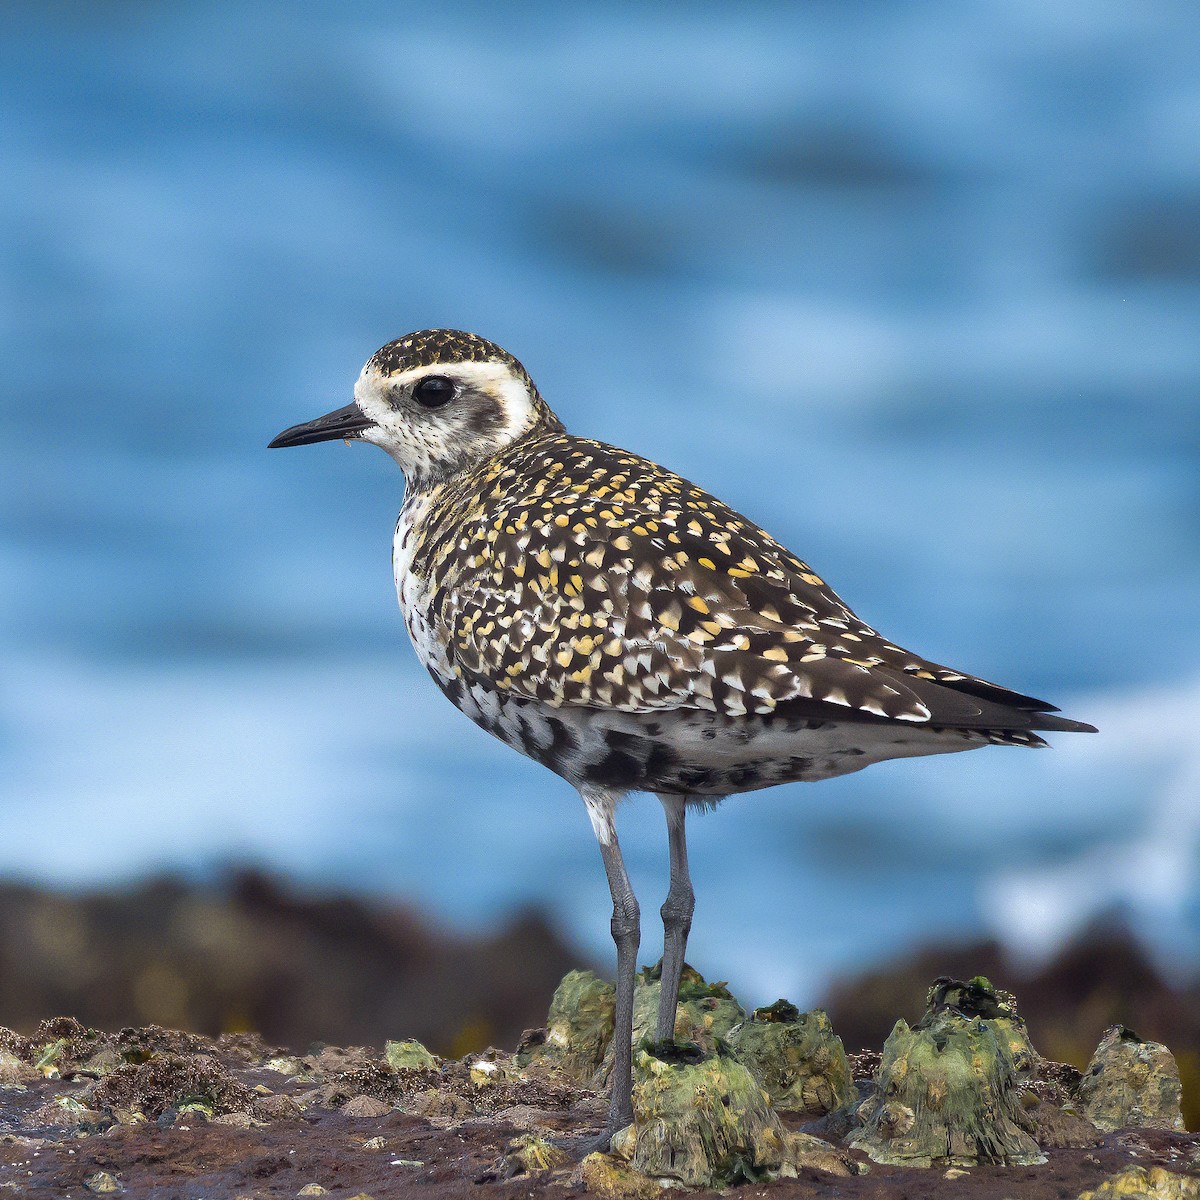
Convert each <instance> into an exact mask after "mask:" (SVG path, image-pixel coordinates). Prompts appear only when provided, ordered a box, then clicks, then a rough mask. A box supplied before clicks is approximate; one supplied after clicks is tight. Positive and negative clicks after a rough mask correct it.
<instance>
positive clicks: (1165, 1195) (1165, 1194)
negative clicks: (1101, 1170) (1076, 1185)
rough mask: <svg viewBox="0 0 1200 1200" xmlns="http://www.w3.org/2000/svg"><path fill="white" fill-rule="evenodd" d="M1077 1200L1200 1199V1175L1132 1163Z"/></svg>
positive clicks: (1081, 1194) (1083, 1193)
mask: <svg viewBox="0 0 1200 1200" xmlns="http://www.w3.org/2000/svg"><path fill="white" fill-rule="evenodd" d="M1078 1200H1200V1179H1197V1178H1196V1177H1195V1176H1192V1175H1176V1174H1175V1172H1174V1171H1166V1170H1164V1169H1163V1168H1162V1167H1137V1166H1129V1167H1126V1168H1125V1169H1124V1170H1123V1171H1120V1172H1118V1174H1116V1175H1112V1176H1110V1177H1109V1178H1108V1179H1106V1180H1105V1181H1104V1182H1103V1183H1102V1184H1101V1185H1100V1186H1099V1187H1098V1188H1095V1189H1093V1190H1091V1191H1086V1192H1080V1193H1079V1197H1078Z"/></svg>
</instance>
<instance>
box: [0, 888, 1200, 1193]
mask: <svg viewBox="0 0 1200 1200" xmlns="http://www.w3.org/2000/svg"><path fill="white" fill-rule="evenodd" d="M579 957H580V956H579V955H578V954H577V953H576V952H575V951H574V950H572V949H571V948H570V947H569V946H567V945H566V944H564V942H563V941H562V940H561V939H560V938H559V937H557V936H556V934H555V932H554V930H553V928H552V927H551V926H550V925H548V924H547V923H546V922H545V921H544V920H542V919H541V918H539V917H538V916H536V915H534V914H526V915H524V916H521V917H519V918H517V919H515V920H514V921H512V922H511V923H510V924H509V925H507V926H506V927H504V928H502V929H500V930H498V931H496V932H495V933H492V934H489V935H485V936H481V937H477V938H464V937H460V936H459V937H456V936H452V935H448V934H446V933H445V932H444V931H442V930H439V929H437V928H435V927H432V926H430V924H429V923H428V922H427V921H426V920H425V919H424V918H422V917H420V916H419V915H417V914H415V913H413V912H412V911H410V910H407V909H404V908H399V907H385V906H381V905H374V904H369V903H364V902H362V901H360V900H357V899H353V898H347V897H344V896H313V895H300V894H297V893H295V892H293V891H291V890H289V889H288V888H286V887H285V886H283V885H281V884H280V883H279V882H277V881H275V880H273V879H271V878H269V877H266V876H262V875H260V874H257V873H254V872H242V873H238V874H233V875H230V876H229V877H228V878H227V879H225V880H224V881H221V882H220V883H218V884H216V885H213V886H208V887H201V886H196V885H192V884H186V883H183V882H180V881H177V880H159V881H156V882H152V883H149V884H144V885H140V886H138V887H134V888H130V889H126V890H123V891H117V892H111V891H110V892H97V893H91V894H87V893H85V894H81V895H62V894H52V893H46V892H42V891H39V890H37V889H33V888H23V887H19V886H13V885H9V886H4V887H0V1022H4V1023H6V1024H8V1025H10V1026H13V1027H14V1028H15V1029H18V1030H20V1031H21V1032H20V1033H11V1032H8V1031H4V1032H3V1033H0V1198H2V1197H3V1195H5V1194H9V1195H16V1196H20V1195H26V1194H28V1195H40V1196H54V1197H59V1196H63V1197H84V1198H85V1200H86V1197H88V1196H91V1195H95V1194H106V1193H105V1191H104V1189H105V1188H113V1189H120V1190H119V1191H117V1190H114V1191H113V1192H112V1193H111V1194H114V1195H116V1194H119V1195H126V1196H131V1197H141V1196H146V1197H164V1198H172V1200H173V1198H175V1197H179V1198H180V1200H200V1198H201V1197H227V1196H228V1197H237V1196H243V1197H252V1196H253V1197H270V1196H285V1195H286V1196H294V1195H298V1194H304V1195H320V1194H323V1193H321V1192H320V1191H318V1190H316V1189H318V1188H323V1189H325V1191H326V1192H327V1193H328V1194H330V1195H333V1196H342V1197H355V1196H359V1195H366V1196H370V1197H373V1198H374V1200H382V1198H383V1197H387V1196H407V1195H410V1194H417V1193H424V1194H429V1195H432V1196H439V1195H455V1196H457V1195H464V1196H465V1195H471V1196H474V1197H478V1196H486V1195H492V1194H495V1195H500V1196H505V1197H508V1196H514V1197H515V1196H517V1195H522V1196H541V1195H543V1194H544V1195H554V1196H559V1195H561V1196H567V1195H583V1194H585V1193H586V1192H588V1191H590V1192H591V1193H592V1194H601V1195H603V1194H606V1193H605V1192H604V1187H605V1186H610V1185H611V1181H610V1183H609V1184H606V1183H605V1181H604V1180H603V1179H600V1178H597V1177H595V1175H594V1174H593V1176H591V1177H589V1178H588V1179H587V1180H585V1179H584V1178H583V1177H582V1176H581V1174H580V1170H579V1167H578V1166H577V1165H576V1164H574V1163H566V1164H563V1165H561V1166H559V1167H557V1168H555V1169H553V1170H545V1171H540V1172H535V1173H534V1174H530V1175H518V1176H515V1177H510V1176H511V1174H512V1172H513V1171H514V1170H516V1169H517V1167H516V1165H515V1163H514V1161H513V1160H512V1159H511V1157H510V1159H509V1160H507V1161H506V1160H505V1158H504V1154H505V1149H506V1147H507V1146H509V1144H510V1143H511V1142H512V1140H513V1139H514V1138H516V1137H519V1136H520V1135H521V1134H522V1133H528V1132H530V1131H533V1132H536V1133H537V1134H538V1135H542V1136H550V1137H554V1136H560V1137H573V1136H575V1135H578V1134H583V1133H585V1132H587V1131H588V1130H593V1129H597V1128H598V1127H599V1122H600V1119H601V1117H602V1114H603V1099H602V1097H600V1096H598V1095H597V1094H596V1092H594V1091H593V1090H591V1089H590V1087H588V1086H581V1085H580V1084H579V1083H577V1082H572V1081H571V1080H569V1079H566V1078H564V1077H562V1076H561V1075H559V1074H557V1073H556V1072H554V1071H552V1070H550V1069H544V1070H540V1071H539V1070H538V1069H537V1068H534V1069H533V1071H532V1074H529V1073H528V1072H520V1071H517V1070H515V1069H514V1068H513V1062H512V1059H511V1056H508V1055H504V1054H493V1055H490V1056H488V1057H487V1058H486V1059H485V1061H486V1062H488V1063H490V1065H488V1066H485V1067H480V1066H479V1065H478V1063H477V1059H478V1055H479V1051H481V1049H482V1048H483V1047H484V1046H486V1045H487V1044H488V1043H494V1044H496V1045H500V1046H507V1047H515V1046H516V1045H517V1043H518V1039H519V1038H520V1035H521V1031H522V1030H523V1029H525V1028H527V1027H534V1026H537V1025H539V1024H541V1022H543V1021H544V1020H545V1019H546V1006H547V1001H548V998H549V996H550V994H551V992H552V991H553V990H554V988H555V985H556V984H557V982H558V980H559V978H560V977H561V976H562V975H563V973H564V972H565V971H566V970H567V969H568V968H570V967H572V966H574V965H576V964H577V963H578V961H579ZM979 972H984V973H987V974H989V975H991V976H992V978H993V979H994V980H995V981H996V983H997V984H999V985H1001V986H1004V987H1007V988H1008V989H1010V990H1012V991H1015V992H1017V993H1018V994H1019V996H1020V1000H1021V1012H1022V1014H1023V1016H1024V1017H1025V1018H1026V1020H1027V1022H1028V1029H1029V1035H1030V1037H1031V1038H1032V1040H1033V1043H1034V1045H1036V1047H1037V1049H1038V1050H1039V1051H1041V1052H1042V1053H1043V1054H1045V1055H1046V1056H1047V1058H1049V1059H1058V1060H1059V1061H1063V1062H1072V1063H1074V1064H1075V1066H1076V1067H1078V1068H1083V1067H1084V1066H1085V1065H1086V1064H1087V1060H1088V1057H1089V1055H1090V1054H1091V1052H1092V1050H1093V1048H1094V1047H1095V1045H1096V1043H1097V1042H1098V1041H1099V1040H1100V1036H1101V1034H1102V1033H1103V1031H1104V1029H1105V1027H1106V1026H1108V1025H1111V1024H1113V1023H1118V1022H1119V1023H1123V1024H1125V1025H1130V1026H1133V1027H1134V1028H1136V1029H1137V1030H1138V1032H1139V1033H1140V1034H1142V1035H1143V1036H1144V1037H1147V1038H1153V1039H1155V1040H1158V1041H1162V1042H1165V1043H1166V1044H1167V1045H1169V1046H1170V1047H1171V1048H1172V1050H1174V1051H1175V1055H1176V1058H1177V1059H1178V1062H1179V1067H1180V1074H1181V1076H1182V1078H1183V1112H1184V1116H1185V1118H1186V1122H1187V1124H1188V1125H1194V1124H1195V1123H1196V1122H1197V1120H1198V1118H1200V1105H1198V1100H1200V1066H1198V1064H1200V1016H1198V1014H1200V986H1197V985H1196V984H1194V983H1193V984H1191V985H1188V986H1185V987H1172V986H1171V985H1170V984H1168V983H1167V982H1166V981H1164V980H1163V979H1162V978H1161V977H1160V976H1159V975H1158V974H1157V973H1156V972H1155V971H1154V969H1153V968H1152V967H1151V965H1150V964H1149V962H1148V961H1147V960H1146V958H1145V957H1144V956H1143V955H1142V954H1141V952H1140V950H1139V949H1138V947H1137V946H1136V944H1135V943H1134V942H1133V941H1132V940H1131V939H1130V938H1129V937H1128V936H1126V935H1125V934H1123V933H1122V932H1121V931H1120V930H1119V929H1116V930H1114V929H1101V930H1094V931H1092V932H1091V933H1089V935H1087V936H1086V937H1085V938H1083V939H1081V941H1080V942H1079V943H1078V944H1076V945H1075V946H1072V947H1070V948H1068V950H1067V951H1065V952H1064V953H1063V954H1062V955H1061V956H1060V957H1059V958H1058V959H1057V960H1056V961H1055V962H1053V963H1051V964H1049V965H1048V966H1047V967H1046V968H1044V969H1042V970H1039V971H1022V970H1020V969H1019V968H1017V967H1014V965H1013V964H1011V963H1008V962H1006V961H1005V960H1004V958H1003V956H1002V955H1001V953H1000V951H999V949H998V948H997V947H995V946H991V945H987V944H984V945H977V946H973V947H964V948H959V949H954V948H950V949H948V950H939V951H929V952H927V953H923V954H915V955H911V956H907V957H906V958H904V959H902V960H898V961H897V962H896V963H894V964H892V965H890V966H885V967H883V968H880V969H878V970H876V971H873V972H870V973H869V974H867V975H864V976H862V977H860V978H859V979H856V980H849V981H846V982H845V983H844V984H842V985H840V986H839V987H837V988H835V989H834V991H833V994H832V995H831V998H830V1003H829V1008H830V1015H831V1016H832V1018H833V1026H834V1029H835V1030H836V1032H837V1033H838V1034H840V1035H841V1036H842V1038H843V1040H844V1041H845V1043H846V1045H847V1046H849V1047H850V1048H851V1049H854V1048H856V1047H867V1048H868V1049H867V1050H866V1051H865V1052H864V1053H861V1054H855V1055H852V1056H851V1064H852V1065H853V1067H854V1075H855V1078H856V1079H857V1080H858V1082H859V1090H860V1094H861V1093H863V1092H865V1090H866V1080H867V1077H869V1076H870V1074H871V1073H872V1072H873V1071H875V1070H876V1069H877V1068H878V1066H879V1049H880V1047H881V1046H882V1045H883V1041H884V1039H885V1038H886V1037H887V1035H888V1033H889V1032H890V1031H891V1030H892V1027H893V1025H894V1024H895V1021H896V1018H897V1017H898V1016H903V1017H904V1018H905V1019H906V1020H907V1021H908V1022H909V1023H910V1024H911V1023H915V1022H916V1021H917V1019H918V1018H919V1017H920V1016H921V1013H922V1009H923V1007H924V1002H925V998H926V991H927V988H928V985H929V981H930V980H931V979H932V978H934V977H936V976H941V975H954V976H958V977H959V978H967V977H969V976H971V975H974V974H977V973H979ZM55 1011H58V1012H63V1011H67V1012H70V1011H75V1012H77V1013H79V1014H80V1016H81V1017H82V1018H83V1022H84V1023H83V1024H79V1023H78V1022H74V1021H68V1020H64V1019H59V1020H56V1021H52V1022H46V1021H40V1020H39V1019H40V1018H41V1017H42V1016H44V1014H45V1013H47V1012H55ZM152 1022H158V1024H153V1023H152ZM89 1026H96V1027H98V1028H100V1029H108V1030H113V1029H117V1030H120V1032H118V1033H115V1034H100V1033H97V1032H95V1030H89V1028H88V1027H89ZM164 1026H170V1027H173V1028H165V1027H164ZM181 1028H182V1029H192V1030H199V1031H200V1032H199V1033H189V1032H181V1031H180V1029H181ZM249 1028H254V1029H256V1030H257V1032H255V1033H238V1032H236V1031H238V1030H246V1029H249ZM399 1036H415V1037H418V1038H420V1039H421V1040H422V1041H424V1042H426V1043H427V1044H428V1045H429V1046H430V1047H431V1049H433V1050H434V1051H436V1052H438V1053H440V1054H443V1055H446V1056H448V1061H445V1062H441V1063H437V1064H435V1065H434V1066H433V1067H426V1068H423V1069H415V1068H412V1067H409V1068H407V1069H400V1070H397V1069H394V1065H389V1063H388V1061H387V1060H386V1058H385V1056H384V1053H383V1050H382V1047H383V1044H384V1042H385V1041H386V1039H388V1038H389V1037H393V1038H394V1037H399ZM319 1037H326V1038H329V1039H330V1040H331V1041H333V1042H337V1043H347V1044H349V1043H357V1044H366V1045H368V1046H372V1047H374V1049H366V1050H364V1049H361V1048H360V1049H353V1048H351V1049H339V1048H337V1047H336V1046H324V1045H321V1044H319V1043H318V1044H313V1039H314V1038H319ZM525 1044H526V1045H529V1044H530V1043H529V1040H528V1039H526V1043H525ZM280 1047H287V1048H288V1049H280ZM298 1050H299V1051H302V1053H301V1054H300V1055H299V1056H297V1055H296V1054H295V1053H294V1052H295V1051H298ZM463 1056H465V1057H463ZM473 1062H476V1067H475V1069H474V1071H473V1070H472V1063H473ZM1061 1077H1062V1079H1064V1080H1069V1081H1071V1085H1072V1086H1074V1084H1075V1083H1076V1082H1077V1081H1078V1072H1077V1071H1075V1072H1072V1071H1070V1069H1069V1068H1064V1069H1063V1071H1062V1076H1061ZM814 1115H815V1114H814V1113H808V1114H807V1115H806V1114H793V1113H783V1114H782V1119H783V1122H784V1125H785V1126H786V1127H787V1128H788V1129H792V1130H795V1129H798V1128H799V1127H800V1126H801V1125H803V1124H804V1123H805V1121H807V1120H809V1119H810V1118H812V1117H813V1116H814ZM1069 1124H1070V1123H1069V1122H1068V1125H1069ZM810 1132H816V1133H817V1134H819V1135H821V1136H824V1137H826V1138H828V1139H829V1141H830V1142H831V1143H832V1144H834V1145H836V1154H837V1155H841V1156H842V1157H843V1160H844V1162H845V1163H849V1164H850V1167H849V1169H851V1170H857V1167H856V1166H855V1165H854V1164H856V1163H858V1164H865V1163H866V1159H865V1158H864V1156H863V1154H862V1153H861V1152H858V1151H851V1152H847V1151H846V1149H845V1147H844V1146H843V1145H842V1144H841V1142H840V1136H841V1133H842V1132H844V1131H839V1130H837V1129H834V1128H832V1127H830V1126H829V1125H828V1123H826V1125H824V1126H821V1125H818V1126H815V1127H812V1128H811V1129H810ZM1051 1140H1052V1141H1053V1140H1054V1139H1053V1138H1052V1139H1051ZM1059 1140H1061V1141H1062V1142H1063V1143H1064V1144H1063V1145H1062V1146H1059V1147H1058V1148H1050V1149H1047V1151H1046V1153H1047V1158H1048V1161H1047V1162H1046V1163H1044V1164H1039V1165H1036V1166H1029V1167H1011V1166H1010V1167H1004V1166H988V1165H979V1166H972V1167H970V1168H969V1169H968V1170H966V1172H965V1173H962V1172H961V1171H954V1170H951V1171H950V1172H949V1173H948V1172H947V1171H946V1170H941V1169H938V1168H932V1169H914V1168H909V1167H900V1166H888V1165H883V1164H881V1163H878V1162H873V1163H870V1167H869V1172H868V1173H865V1174H829V1173H828V1172H826V1171H823V1170H818V1169H816V1168H815V1167H811V1168H808V1167H802V1168H801V1170H800V1174H799V1176H798V1177H797V1178H794V1179H779V1180H777V1181H775V1182H771V1183H747V1184H744V1185H743V1186H741V1187H739V1188H738V1189H737V1191H738V1194H741V1195H746V1196H749V1195H758V1194H767V1193H769V1194H771V1195H777V1196H781V1197H783V1196H847V1197H849V1196H862V1197H870V1196H878V1197H911V1198H912V1200H918V1198H919V1197H933V1198H939V1197H949V1196H954V1197H966V1198H967V1200H970V1198H972V1197H976V1196H978V1197H988V1198H995V1200H1000V1198H1001V1197H1009V1198H1016V1197H1021V1198H1025V1197H1031V1198H1033V1200H1037V1198H1040V1197H1047V1198H1049V1197H1066V1198H1068V1200H1071V1198H1073V1197H1076V1196H1078V1195H1079V1194H1080V1193H1081V1192H1083V1191H1085V1190H1086V1189H1089V1188H1091V1189H1094V1188H1096V1187H1097V1186H1098V1185H1101V1183H1102V1181H1103V1180H1105V1179H1106V1178H1108V1177H1110V1176H1112V1175H1113V1174H1114V1172H1116V1171H1118V1170H1120V1169H1121V1168H1122V1167H1124V1166H1128V1165H1131V1164H1132V1165H1134V1166H1141V1167H1151V1166H1160V1167H1164V1168H1167V1169H1168V1170H1170V1171H1171V1172H1172V1174H1171V1175H1170V1176H1169V1177H1168V1179H1169V1181H1170V1184H1171V1186H1176V1185H1177V1184H1179V1181H1181V1180H1187V1181H1189V1182H1188V1183H1187V1184H1186V1186H1188V1187H1193V1188H1194V1191H1193V1192H1186V1193H1178V1194H1180V1195H1184V1194H1186V1195H1193V1194H1194V1195H1196V1196H1197V1197H1200V1180H1197V1179H1196V1178H1195V1176H1196V1163H1197V1161H1198V1159H1197V1155H1198V1150H1197V1139H1196V1138H1195V1137H1194V1136H1193V1135H1191V1134H1187V1133H1183V1132H1173V1131H1168V1130H1163V1129H1153V1130H1151V1129H1122V1130H1120V1131H1118V1132H1114V1133H1104V1134H1101V1133H1099V1132H1097V1133H1096V1134H1095V1136H1094V1137H1091V1136H1089V1137H1084V1138H1082V1139H1081V1138H1080V1137H1079V1136H1078V1127H1077V1126H1073V1127H1071V1128H1066V1132H1065V1133H1064V1136H1063V1137H1062V1138H1061V1139H1059ZM1081 1140H1082V1142H1084V1143H1086V1144H1079V1143H1080V1142H1081ZM1043 1144H1045V1142H1044V1140H1043ZM832 1149H833V1147H832V1146H831V1150H832ZM818 1157H819V1156H818ZM835 1157H836V1156H835ZM1179 1185H1180V1186H1184V1185H1183V1184H1179ZM655 1186H656V1185H655ZM305 1189H308V1190H307V1191H306V1190H305ZM1120 1194H1128V1195H1141V1194H1144V1193H1142V1192H1128V1191H1126V1192H1122V1193H1120ZM1162 1194H1163V1195H1166V1193H1162ZM1171 1194H1172V1195H1175V1194H1177V1193H1171Z"/></svg>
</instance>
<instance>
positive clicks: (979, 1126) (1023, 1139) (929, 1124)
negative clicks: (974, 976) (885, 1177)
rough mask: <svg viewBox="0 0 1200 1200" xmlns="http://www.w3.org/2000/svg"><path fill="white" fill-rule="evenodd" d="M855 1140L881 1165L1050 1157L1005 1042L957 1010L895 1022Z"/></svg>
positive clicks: (988, 1026) (1017, 1161) (983, 1022)
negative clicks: (1033, 1126) (1035, 1131)
mask: <svg viewBox="0 0 1200 1200" xmlns="http://www.w3.org/2000/svg"><path fill="white" fill-rule="evenodd" d="M875 1086H876V1090H875V1094H874V1095H873V1096H871V1097H870V1098H869V1099H868V1100H867V1101H865V1102H864V1104H863V1106H862V1108H861V1109H860V1113H861V1115H862V1117H863V1122H864V1123H863V1126H862V1128H861V1129H859V1130H857V1131H855V1132H853V1133H851V1134H850V1136H849V1138H848V1141H849V1144H850V1145H851V1146H853V1147H855V1148H856V1149H859V1150H863V1151H865V1152H866V1153H867V1154H868V1155H869V1156H870V1157H871V1158H872V1159H874V1160H875V1161H876V1162H880V1163H894V1164H898V1165H901V1166H925V1167H928V1166H932V1165H933V1164H934V1163H940V1164H945V1165H947V1166H956V1167H964V1166H973V1165H974V1164H976V1163H980V1162H993V1163H1008V1164H1014V1165H1027V1164H1031V1163H1038V1162H1044V1161H1045V1160H1044V1158H1043V1156H1042V1154H1041V1152H1040V1150H1039V1149H1038V1146H1037V1143H1036V1142H1035V1141H1034V1140H1033V1138H1032V1137H1031V1136H1030V1135H1029V1133H1028V1132H1027V1127H1028V1124H1029V1123H1028V1121H1027V1120H1026V1118H1025V1115H1024V1113H1023V1111H1022V1109H1021V1106H1020V1104H1019V1103H1018V1100H1017V1094H1016V1071H1015V1068H1014V1066H1013V1059H1012V1054H1011V1052H1010V1051H1009V1049H1008V1043H1007V1040H1006V1039H1004V1038H1003V1037H998V1036H997V1034H996V1032H995V1030H994V1029H993V1028H992V1025H991V1022H990V1021H987V1020H983V1019H980V1018H978V1017H967V1016H964V1015H963V1014H962V1013H961V1012H959V1011H957V1010H956V1009H954V1008H949V1007H947V1008H941V1009H939V1010H936V1011H933V1012H930V1013H926V1015H925V1017H924V1018H922V1020H921V1021H919V1022H918V1023H917V1025H916V1026H915V1027H913V1028H911V1029H910V1028H909V1026H908V1024H907V1022H905V1021H903V1020H900V1021H897V1022H896V1026H895V1028H894V1029H893V1030H892V1033H891V1036H890V1037H889V1038H888V1040H887V1042H886V1043H885V1044H884V1047H883V1059H882V1062H881V1064H880V1067H879V1071H878V1073H877V1075H876V1079H875Z"/></svg>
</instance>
